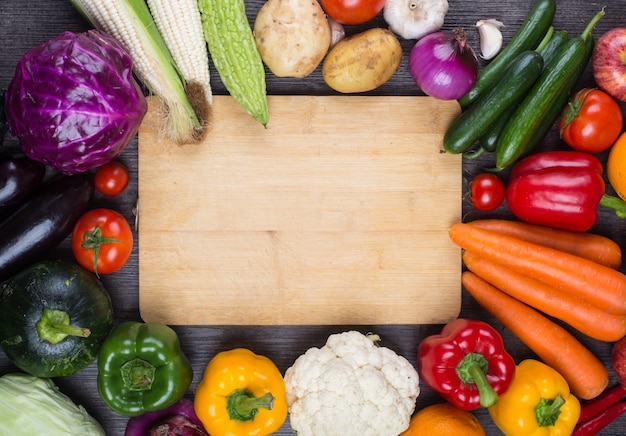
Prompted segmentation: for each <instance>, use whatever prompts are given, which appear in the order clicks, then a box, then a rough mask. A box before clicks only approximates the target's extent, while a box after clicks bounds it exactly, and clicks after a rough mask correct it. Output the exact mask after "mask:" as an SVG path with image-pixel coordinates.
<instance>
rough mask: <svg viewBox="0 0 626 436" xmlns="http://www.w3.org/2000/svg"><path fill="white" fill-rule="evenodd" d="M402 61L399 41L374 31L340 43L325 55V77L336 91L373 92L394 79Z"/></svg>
mask: <svg viewBox="0 0 626 436" xmlns="http://www.w3.org/2000/svg"><path fill="white" fill-rule="evenodd" d="M401 60H402V46H401V45H400V41H398V38H397V37H396V36H395V35H394V34H393V33H392V32H391V31H390V30H388V29H383V28H380V27H375V28H372V29H369V30H366V31H364V32H361V33H358V34H356V35H350V36H347V37H346V38H344V39H342V40H341V41H339V42H338V43H337V44H336V45H335V46H334V47H333V48H332V49H331V50H330V51H329V52H328V54H327V55H326V59H324V63H323V64H322V75H323V77H324V80H325V81H326V83H327V84H328V86H330V87H331V88H333V89H334V90H335V91H339V92H343V93H353V92H365V91H371V90H372V89H375V88H378V87H379V86H380V85H382V84H383V83H385V82H386V81H387V80H389V79H390V78H391V76H393V74H394V73H395V72H396V70H397V69H398V67H399V66H400V61H401Z"/></svg>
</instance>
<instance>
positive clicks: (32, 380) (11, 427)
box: [0, 373, 106, 436]
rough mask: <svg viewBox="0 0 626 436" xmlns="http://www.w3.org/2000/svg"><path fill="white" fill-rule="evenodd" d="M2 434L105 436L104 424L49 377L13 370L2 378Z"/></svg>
mask: <svg viewBox="0 0 626 436" xmlns="http://www.w3.org/2000/svg"><path fill="white" fill-rule="evenodd" d="M0 434H1V435H3V436H13V435H15V436H23V435H29V436H65V435H67V436H76V435H80V436H105V435H106V433H105V432H104V430H103V429H102V426H101V425H100V424H99V423H98V421H96V420H95V419H94V418H93V417H92V416H91V415H89V413H87V411H86V410H85V409H84V408H83V407H82V406H78V405H76V404H74V402H73V401H72V400H71V399H70V398H69V397H68V396H67V395H65V394H63V393H62V392H61V391H60V390H59V388H58V386H57V385H56V384H55V383H54V382H53V381H52V380H51V379H47V378H40V377H34V376H31V375H28V374H21V373H11V374H5V375H4V376H2V377H0Z"/></svg>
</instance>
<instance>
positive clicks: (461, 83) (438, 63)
mask: <svg viewBox="0 0 626 436" xmlns="http://www.w3.org/2000/svg"><path fill="white" fill-rule="evenodd" d="M409 70H410V72H411V76H412V77H413V80H414V81H415V83H416V84H417V86H419V87H420V89H421V90H422V91H423V92H424V93H425V94H427V95H430V96H432V97H435V98H438V99H440V100H456V99H459V98H461V97H463V96H464V95H465V94H467V93H468V92H469V90H470V89H472V87H473V86H474V84H475V83H476V78H477V77H478V60H477V59H476V54H475V53H474V50H472V48H471V47H470V45H469V44H467V41H466V39H465V32H464V31H463V30H462V29H455V30H454V31H453V32H449V31H440V32H435V33H431V34H428V35H426V36H424V37H423V38H421V39H420V40H418V41H417V42H416V43H415V45H414V46H413V48H412V49H411V52H410V53H409Z"/></svg>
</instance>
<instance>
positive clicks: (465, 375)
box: [417, 318, 515, 410]
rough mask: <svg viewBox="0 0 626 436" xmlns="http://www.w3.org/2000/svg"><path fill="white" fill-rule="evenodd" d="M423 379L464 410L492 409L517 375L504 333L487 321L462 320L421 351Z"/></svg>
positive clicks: (432, 338) (425, 342) (424, 343)
mask: <svg viewBox="0 0 626 436" xmlns="http://www.w3.org/2000/svg"><path fill="white" fill-rule="evenodd" d="M417 363H418V370H419V373H420V376H421V378H422V380H423V381H424V382H425V383H426V384H428V385H429V386H430V387H431V388H433V389H434V390H436V391H437V392H439V393H440V394H441V395H442V396H443V397H444V398H445V399H446V400H447V401H448V402H450V403H451V404H453V405H454V406H456V407H458V408H460V409H464V410H475V409H478V408H479V407H481V406H482V407H491V406H493V405H494V404H495V403H496V402H497V401H498V396H499V395H500V394H502V393H504V392H505V391H506V389H507V388H508V387H509V384H510V383H511V380H512V379H513V376H514V375H515V361H514V360H513V358H512V357H511V355H510V354H509V353H508V352H507V351H506V350H505V349H504V343H503V341H502V337H501V336H500V334H499V333H498V332H497V331H496V330H495V329H494V328H493V327H491V326H490V325H489V324H487V323H486V322H483V321H478V320H471V319H465V318H458V319H456V320H454V321H452V322H450V323H448V324H446V325H445V326H444V328H443V330H442V331H441V333H440V334H438V335H432V336H429V337H427V338H426V339H424V340H423V341H422V342H421V343H420V344H419V346H418V350H417Z"/></svg>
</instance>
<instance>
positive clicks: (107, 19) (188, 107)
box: [70, 0, 208, 144]
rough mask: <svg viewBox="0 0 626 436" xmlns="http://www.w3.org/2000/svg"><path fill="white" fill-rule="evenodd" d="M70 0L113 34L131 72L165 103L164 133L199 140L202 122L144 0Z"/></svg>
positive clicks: (180, 141) (180, 139) (183, 139)
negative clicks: (125, 53) (130, 64)
mask: <svg viewBox="0 0 626 436" xmlns="http://www.w3.org/2000/svg"><path fill="white" fill-rule="evenodd" d="M70 1H71V3H72V5H73V6H74V7H75V8H76V9H77V10H78V11H79V12H80V13H81V14H82V15H83V16H84V17H85V18H86V19H87V20H88V21H89V22H90V23H91V24H92V25H93V26H94V27H96V28H97V29H100V30H102V31H103V32H106V33H108V34H109V35H111V36H113V37H114V38H116V39H117V40H118V41H119V42H120V43H121V44H122V45H123V46H124V47H125V48H126V49H127V50H128V52H129V53H130V55H131V57H132V58H133V71H134V73H135V74H136V75H137V77H138V78H139V80H140V81H141V82H142V83H143V84H144V85H145V86H146V87H147V88H148V90H149V91H150V92H151V93H152V94H155V95H156V96H158V97H159V98H160V100H161V101H162V102H163V104H164V106H165V112H166V113H165V123H166V126H165V128H164V131H165V133H166V134H167V135H169V136H170V137H171V139H172V140H173V141H174V142H176V143H177V144H185V143H191V142H196V141H198V140H199V139H200V138H201V136H202V132H203V130H204V125H203V122H202V121H201V120H200V119H199V118H198V116H197V115H196V111H195V110H194V108H193V107H192V104H191V103H190V101H189V99H188V97H187V94H186V93H185V81H184V79H183V77H182V75H181V73H180V72H179V70H178V68H177V66H176V62H175V61H174V59H173V58H172V55H171V54H170V52H169V50H168V48H167V46H166V44H165V42H164V41H163V38H162V37H161V34H160V33H159V31H158V30H157V28H156V25H155V23H154V20H153V18H152V15H150V11H149V9H148V6H147V5H146V3H145V1H144V0H70ZM207 68H208V66H207Z"/></svg>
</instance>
